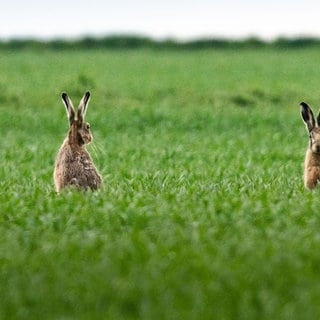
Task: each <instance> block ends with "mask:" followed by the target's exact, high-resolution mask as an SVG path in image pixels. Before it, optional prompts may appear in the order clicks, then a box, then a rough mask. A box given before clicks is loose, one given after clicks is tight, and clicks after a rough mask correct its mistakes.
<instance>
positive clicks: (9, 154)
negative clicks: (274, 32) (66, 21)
mask: <svg viewBox="0 0 320 320" xmlns="http://www.w3.org/2000/svg"><path fill="white" fill-rule="evenodd" d="M319 60H320V55H319V52H318V50H316V49H308V50H307V49H306V50H299V49H296V50H289V51H285V50H271V49H270V50H269V49H261V50H256V51H253V50H241V51H232V50H225V51H223V50H220V51H174V50H172V51H166V50H158V51H152V50H136V51H134V50H132V51H116V50H114V51H112V50H111V51H98V50H96V51H94V50H91V51H90V50H88V51H61V52H59V51H57V52H54V51H17V52H10V51H1V52H0V65H1V73H0V115H1V116H0V130H1V137H2V139H1V149H0V159H1V167H0V186H1V191H0V287H1V290H0V318H1V319H237V320H238V319H246V320H247V319H290V320H292V319H319V318H320V304H319V301H320V275H319V274H320V273H319V271H320V255H319V251H320V213H319V207H320V194H319V190H316V191H314V192H310V191H307V190H305V189H304V187H303V181H302V170H303V167H302V164H303V159H304V153H305V149H306V147H307V140H308V138H307V134H306V132H305V127H304V124H303V122H302V121H301V119H300V109H299V103H300V102H301V101H303V100H304V101H306V102H308V103H309V104H310V105H311V106H312V107H313V108H314V109H315V110H316V109H317V108H318V106H319V105H320V90H319V75H320V64H319ZM86 90H90V91H91V94H92V97H91V101H90V105H89V107H88V112H87V117H86V120H87V121H88V122H90V124H91V128H92V132H93V135H94V142H93V143H92V144H91V145H89V146H88V150H89V152H90V153H91V155H92V157H93V159H94V161H95V164H96V166H97V167H98V169H99V170H100V172H101V174H102V176H103V179H104V189H103V190H101V191H100V192H97V193H91V192H88V193H85V194H84V193H79V192H76V191H74V190H68V191H66V192H63V193H62V194H60V195H57V194H56V193H55V192H54V187H53V179H52V172H53V165H54V159H55V156H56V153H57V151H58V149H59V147H60V144H61V143H62V141H63V139H64V137H65V135H66V133H67V129H68V122H67V118H66V113H65V110H64V106H63V104H62V102H61V99H60V95H61V92H63V91H66V92H67V93H68V94H69V95H70V97H71V98H72V99H73V101H74V103H75V104H76V103H77V102H78V101H79V100H80V98H81V97H82V95H83V93H84V92H85V91H86Z"/></svg>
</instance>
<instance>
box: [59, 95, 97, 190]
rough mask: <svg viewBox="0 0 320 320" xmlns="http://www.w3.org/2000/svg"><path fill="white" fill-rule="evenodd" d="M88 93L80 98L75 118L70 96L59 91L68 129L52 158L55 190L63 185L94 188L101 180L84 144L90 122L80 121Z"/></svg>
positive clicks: (88, 139) (89, 134)
mask: <svg viewBox="0 0 320 320" xmlns="http://www.w3.org/2000/svg"><path fill="white" fill-rule="evenodd" d="M89 97H90V94H89V92H87V93H86V95H85V96H84V97H83V99H82V100H81V102H80V105H79V108H78V113H77V119H76V118H75V112H74V108H73V105H72V103H71V100H70V99H69V98H68V96H67V95H66V94H63V95H62V99H63V102H64V103H65V106H66V109H67V114H68V118H69V122H70V130H69V133H68V136H67V137H66V139H65V140H64V142H63V144H62V146H61V147H60V150H59V152H58V155H57V158H56V162H55V168H54V174H53V177H54V183H55V188H56V191H57V192H60V190H61V189H62V188H64V187H66V186H76V187H77V188H79V189H85V190H86V189H88V188H90V189H92V190H97V189H98V188H99V187H100V185H101V183H102V179H101V176H100V175H99V173H98V171H97V169H96V167H95V166H94V164H93V162H92V159H91V157H90V155H89V153H88V151H87V150H86V147H85V144H87V143H90V142H91V140H92V135H91V133H90V126H89V124H88V123H86V122H83V118H84V114H85V111H86V107H87V104H88V101H89Z"/></svg>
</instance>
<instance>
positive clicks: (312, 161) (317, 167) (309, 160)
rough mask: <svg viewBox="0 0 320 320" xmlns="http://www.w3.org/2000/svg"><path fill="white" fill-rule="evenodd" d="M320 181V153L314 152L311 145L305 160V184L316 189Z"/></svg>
mask: <svg viewBox="0 0 320 320" xmlns="http://www.w3.org/2000/svg"><path fill="white" fill-rule="evenodd" d="M318 181H320V154H317V153H314V152H313V151H312V150H311V148H310V147H309V148H308V150H307V152H306V159H305V162H304V185H305V187H306V188H308V189H314V188H315V187H316V186H317V184H318Z"/></svg>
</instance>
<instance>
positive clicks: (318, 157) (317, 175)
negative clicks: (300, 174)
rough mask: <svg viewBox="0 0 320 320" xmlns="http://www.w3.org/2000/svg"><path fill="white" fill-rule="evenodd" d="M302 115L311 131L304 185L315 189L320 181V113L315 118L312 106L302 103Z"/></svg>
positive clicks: (305, 163)
mask: <svg viewBox="0 0 320 320" xmlns="http://www.w3.org/2000/svg"><path fill="white" fill-rule="evenodd" d="M301 115H302V119H303V121H304V122H305V124H306V127H307V131H308V132H309V146H308V149H307V152H306V158H305V162H304V185H305V187H306V188H308V189H314V188H315V187H316V186H317V184H318V182H319V181H320V126H319V122H320V113H319V115H318V117H317V119H316V120H315V118H314V115H313V112H312V110H311V108H310V107H309V106H308V105H307V104H306V103H304V102H302V103H301Z"/></svg>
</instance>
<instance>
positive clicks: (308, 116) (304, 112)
mask: <svg viewBox="0 0 320 320" xmlns="http://www.w3.org/2000/svg"><path fill="white" fill-rule="evenodd" d="M300 106H301V116H302V119H303V121H304V122H305V124H306V126H307V130H308V131H309V132H310V131H311V130H312V129H313V128H314V127H315V126H316V122H315V119H314V115H313V112H312V110H311V108H310V107H309V106H308V105H307V104H306V103H305V102H301V103H300ZM318 120H319V116H318V118H317V122H318Z"/></svg>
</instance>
